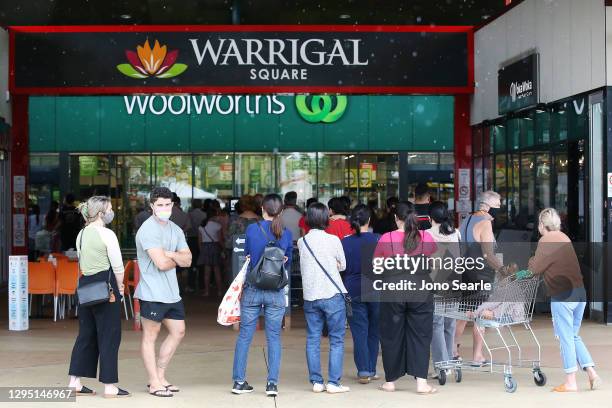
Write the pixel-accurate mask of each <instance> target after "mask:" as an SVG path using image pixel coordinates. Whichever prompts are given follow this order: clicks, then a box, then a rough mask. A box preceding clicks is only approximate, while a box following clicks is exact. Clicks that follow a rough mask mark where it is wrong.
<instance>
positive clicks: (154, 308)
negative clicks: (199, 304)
mask: <svg viewBox="0 0 612 408" xmlns="http://www.w3.org/2000/svg"><path fill="white" fill-rule="evenodd" d="M140 317H142V318H143V319H148V320H153V321H154V322H157V323H161V321H162V320H164V319H171V320H185V307H184V306H183V301H182V300H179V301H178V302H176V303H161V302H149V301H147V300H141V301H140Z"/></svg>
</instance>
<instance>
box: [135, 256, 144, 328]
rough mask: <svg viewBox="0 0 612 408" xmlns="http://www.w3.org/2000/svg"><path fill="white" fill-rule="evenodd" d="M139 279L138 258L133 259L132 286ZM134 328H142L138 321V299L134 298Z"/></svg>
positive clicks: (136, 284)
mask: <svg viewBox="0 0 612 408" xmlns="http://www.w3.org/2000/svg"><path fill="white" fill-rule="evenodd" d="M139 281H140V268H139V267H138V260H134V288H136V287H137V286H138V282H139ZM134 330H136V331H140V330H142V325H141V322H140V300H138V299H136V298H134Z"/></svg>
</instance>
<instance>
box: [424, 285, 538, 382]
mask: <svg viewBox="0 0 612 408" xmlns="http://www.w3.org/2000/svg"><path fill="white" fill-rule="evenodd" d="M539 284H540V278H539V277H538V276H529V277H526V278H522V279H519V278H517V276H516V275H511V276H508V277H505V278H503V279H500V280H499V281H496V282H495V283H493V284H492V290H488V291H481V292H457V291H449V292H442V293H438V294H436V295H435V296H434V302H435V309H434V313H435V314H436V315H438V316H444V317H450V318H453V319H457V320H467V321H472V322H474V324H476V325H477V326H478V327H480V328H490V329H492V331H493V332H494V333H496V334H497V337H498V338H499V340H500V345H496V346H493V345H492V343H491V342H487V339H486V338H485V333H484V330H477V332H478V333H479V335H480V336H481V338H482V340H483V343H484V346H485V347H486V349H487V353H488V355H489V360H488V361H486V362H484V363H479V362H464V361H460V360H449V361H440V362H436V363H435V364H434V368H435V369H436V372H437V373H438V381H439V383H440V385H444V383H445V382H446V374H447V373H449V372H451V371H454V373H455V380H456V381H457V382H460V381H461V379H462V370H463V369H468V370H471V371H481V372H490V373H501V374H503V375H504V387H505V389H506V391H507V392H514V391H516V388H517V383H516V380H515V379H514V377H513V376H512V367H513V366H515V367H526V366H527V365H530V366H531V369H532V372H533V379H534V382H535V384H536V385H538V386H543V385H545V384H546V375H544V373H543V372H542V370H541V369H540V359H541V355H542V354H541V353H542V350H541V346H540V342H539V341H538V339H537V337H536V335H535V333H534V332H533V330H532V328H531V320H532V318H533V309H534V305H535V298H536V293H537V290H538V286H539ZM517 325H523V326H524V327H525V329H526V330H527V331H528V332H529V333H530V335H531V337H532V338H533V341H534V342H535V344H536V346H537V359H525V358H523V357H524V356H523V350H522V349H521V346H520V345H519V342H518V340H517V338H516V336H515V335H514V332H513V330H512V327H513V326H517ZM504 332H505V334H504ZM501 350H503V351H505V353H499V352H498V353H497V354H503V355H504V356H505V358H502V359H501V361H499V360H498V361H495V360H494V359H493V353H494V352H496V351H501Z"/></svg>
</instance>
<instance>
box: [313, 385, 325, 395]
mask: <svg viewBox="0 0 612 408" xmlns="http://www.w3.org/2000/svg"><path fill="white" fill-rule="evenodd" d="M323 391H325V385H323V384H321V383H314V384H312V392H316V393H320V392H323Z"/></svg>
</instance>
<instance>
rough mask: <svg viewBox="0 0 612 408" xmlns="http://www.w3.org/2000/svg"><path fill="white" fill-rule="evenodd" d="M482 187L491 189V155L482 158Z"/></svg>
mask: <svg viewBox="0 0 612 408" xmlns="http://www.w3.org/2000/svg"><path fill="white" fill-rule="evenodd" d="M482 167H483V172H484V189H485V191H486V190H492V189H493V156H486V157H484V158H483V166H482Z"/></svg>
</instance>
